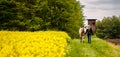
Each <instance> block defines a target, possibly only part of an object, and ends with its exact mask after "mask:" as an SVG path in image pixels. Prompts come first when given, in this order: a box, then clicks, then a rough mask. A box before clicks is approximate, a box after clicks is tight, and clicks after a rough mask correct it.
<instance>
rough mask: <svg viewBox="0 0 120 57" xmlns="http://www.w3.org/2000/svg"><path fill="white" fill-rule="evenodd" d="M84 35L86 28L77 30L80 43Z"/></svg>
mask: <svg viewBox="0 0 120 57" xmlns="http://www.w3.org/2000/svg"><path fill="white" fill-rule="evenodd" d="M85 33H86V28H84V27H81V28H80V29H79V35H80V38H81V40H80V41H81V42H83V41H84V39H85Z"/></svg>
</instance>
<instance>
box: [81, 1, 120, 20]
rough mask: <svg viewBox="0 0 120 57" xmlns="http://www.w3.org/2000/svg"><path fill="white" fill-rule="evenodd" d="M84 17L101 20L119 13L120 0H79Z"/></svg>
mask: <svg viewBox="0 0 120 57" xmlns="http://www.w3.org/2000/svg"><path fill="white" fill-rule="evenodd" d="M79 1H80V3H81V4H82V5H85V7H84V8H83V13H84V16H86V17H85V19H97V20H102V19H103V18H104V17H108V16H113V15H116V16H119V15H120V0H79Z"/></svg>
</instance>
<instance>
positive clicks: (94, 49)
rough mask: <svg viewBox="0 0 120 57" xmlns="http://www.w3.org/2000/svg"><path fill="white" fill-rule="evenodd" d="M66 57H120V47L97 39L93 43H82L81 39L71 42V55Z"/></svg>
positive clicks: (94, 38) (93, 39)
mask: <svg viewBox="0 0 120 57" xmlns="http://www.w3.org/2000/svg"><path fill="white" fill-rule="evenodd" d="M66 57H120V47H118V46H115V45H113V44H111V43H108V42H106V41H104V40H102V39H99V38H97V37H93V38H92V43H91V44H89V43H87V38H86V39H85V42H84V43H80V39H72V40H71V41H70V53H69V54H68V55H67V56H66Z"/></svg>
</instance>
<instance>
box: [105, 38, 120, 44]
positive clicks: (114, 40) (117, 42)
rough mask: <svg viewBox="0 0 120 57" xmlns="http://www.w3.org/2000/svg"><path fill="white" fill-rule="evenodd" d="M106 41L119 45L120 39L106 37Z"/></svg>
mask: <svg viewBox="0 0 120 57" xmlns="http://www.w3.org/2000/svg"><path fill="white" fill-rule="evenodd" d="M106 41H108V42H111V43H113V44H115V45H120V39H107V40H106Z"/></svg>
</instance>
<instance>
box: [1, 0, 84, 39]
mask: <svg viewBox="0 0 120 57" xmlns="http://www.w3.org/2000/svg"><path fill="white" fill-rule="evenodd" d="M0 6H1V7H0V30H19V31H38V30H60V31H66V32H67V33H68V34H69V35H70V36H71V37H73V38H74V37H79V34H78V30H79V27H80V26H81V25H83V20H82V19H83V13H82V6H81V4H80V3H79V2H78V1H76V0H1V1H0Z"/></svg>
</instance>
